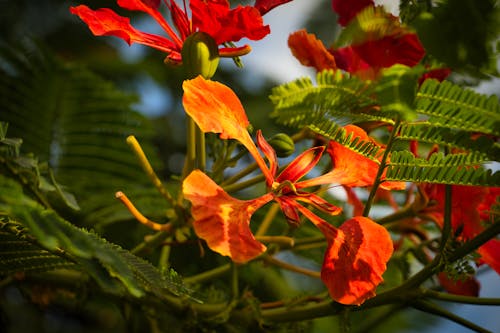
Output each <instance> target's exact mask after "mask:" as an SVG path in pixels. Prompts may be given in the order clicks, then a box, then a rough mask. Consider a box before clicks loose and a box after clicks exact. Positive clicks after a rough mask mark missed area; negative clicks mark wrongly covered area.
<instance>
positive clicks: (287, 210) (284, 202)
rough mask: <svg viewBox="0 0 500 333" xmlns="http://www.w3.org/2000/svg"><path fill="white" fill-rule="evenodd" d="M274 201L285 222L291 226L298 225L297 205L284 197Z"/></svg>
mask: <svg viewBox="0 0 500 333" xmlns="http://www.w3.org/2000/svg"><path fill="white" fill-rule="evenodd" d="M275 199H276V201H277V202H278V203H279V205H280V208H281V211H282V212H283V215H285V218H286V220H287V222H288V223H290V224H292V225H299V224H300V216H299V207H298V206H299V205H298V204H297V203H296V202H295V201H294V200H293V199H291V198H289V197H286V196H284V197H278V198H275Z"/></svg>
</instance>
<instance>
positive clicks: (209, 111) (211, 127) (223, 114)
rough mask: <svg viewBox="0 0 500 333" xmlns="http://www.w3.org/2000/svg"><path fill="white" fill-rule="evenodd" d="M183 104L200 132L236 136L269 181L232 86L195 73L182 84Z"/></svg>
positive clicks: (271, 177) (266, 170) (229, 136)
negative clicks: (194, 75) (192, 77)
mask: <svg viewBox="0 0 500 333" xmlns="http://www.w3.org/2000/svg"><path fill="white" fill-rule="evenodd" d="M182 87H183V88H184V96H183V98H182V104H183V105H184V109H185V110H186V113H187V114H188V115H189V116H191V118H193V120H194V121H195V122H196V123H197V124H198V126H199V127H200V129H201V130H202V131H203V132H213V133H220V137H221V138H222V139H235V140H238V141H239V142H240V143H241V144H242V145H244V146H245V147H246V148H247V149H248V151H249V152H250V154H252V156H253V157H254V159H255V161H256V162H257V164H258V165H259V167H260V168H261V170H262V172H263V173H264V175H265V176H266V180H267V182H268V183H272V182H273V175H272V174H271V172H270V170H269V168H268V167H267V165H266V163H265V161H264V159H263V158H262V156H260V153H259V151H258V149H257V146H256V145H255V144H254V142H253V140H252V138H251V137H250V134H248V131H247V126H248V125H249V124H250V122H249V121H248V118H247V116H246V113H245V110H244V109H243V106H242V105H241V102H240V100H239V98H238V96H236V94H235V93H234V92H233V91H232V90H231V88H229V87H227V86H225V85H223V84H222V83H218V82H215V81H212V80H205V79H204V78H203V77H201V76H198V77H196V78H194V79H192V80H186V81H184V83H183V84H182Z"/></svg>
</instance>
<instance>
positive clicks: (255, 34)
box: [190, 0, 270, 44]
mask: <svg viewBox="0 0 500 333" xmlns="http://www.w3.org/2000/svg"><path fill="white" fill-rule="evenodd" d="M190 7H191V12H192V22H193V29H194V30H197V31H203V32H206V33H208V34H209V35H210V36H212V37H213V38H214V39H215V41H216V43H217V44H222V43H225V42H237V41H239V40H240V39H241V38H243V37H246V38H248V39H251V40H259V39H262V38H264V37H265V36H266V35H267V34H269V33H270V29H269V26H268V25H266V26H264V24H263V20H262V16H261V15H260V13H259V10H258V9H256V8H254V7H251V6H244V7H243V6H238V7H236V8H234V9H230V8H229V2H227V1H220V0H217V1H213V0H212V1H203V0H191V2H190Z"/></svg>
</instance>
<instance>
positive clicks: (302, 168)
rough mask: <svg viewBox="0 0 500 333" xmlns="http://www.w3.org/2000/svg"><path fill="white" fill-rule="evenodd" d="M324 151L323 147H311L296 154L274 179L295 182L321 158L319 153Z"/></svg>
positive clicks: (279, 181)
mask: <svg viewBox="0 0 500 333" xmlns="http://www.w3.org/2000/svg"><path fill="white" fill-rule="evenodd" d="M324 151H325V147H323V146H319V147H313V148H310V149H308V150H306V151H304V152H303V153H302V154H300V155H299V156H297V157H296V158H295V159H294V160H293V161H292V162H290V164H288V166H287V167H286V168H285V169H284V170H283V171H282V172H281V173H280V174H279V176H278V178H277V179H276V181H277V182H278V183H281V182H283V181H285V180H288V181H290V182H292V183H295V182H296V181H297V180H299V179H300V178H302V177H304V176H305V175H306V174H307V173H308V172H309V171H311V169H312V168H314V166H315V165H316V164H318V162H319V160H320V159H321V155H322V154H323V152H324Z"/></svg>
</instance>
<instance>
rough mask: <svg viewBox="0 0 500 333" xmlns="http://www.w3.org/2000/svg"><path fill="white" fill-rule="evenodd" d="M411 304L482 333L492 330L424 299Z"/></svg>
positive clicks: (489, 332) (488, 332)
mask: <svg viewBox="0 0 500 333" xmlns="http://www.w3.org/2000/svg"><path fill="white" fill-rule="evenodd" d="M411 306H412V307H414V308H415V309H418V310H420V311H423V312H427V313H430V314H433V315H437V316H439V317H443V318H447V319H449V320H451V321H453V322H455V323H457V324H459V325H462V326H464V327H467V328H469V329H471V330H473V331H476V332H480V333H491V331H489V330H487V329H485V328H482V327H481V326H478V325H476V324H474V323H472V322H470V321H468V320H467V319H465V318H463V317H461V316H457V315H456V314H454V313H451V312H449V311H447V310H446V309H443V308H442V307H440V306H438V305H436V304H434V303H431V302H428V301H424V300H416V301H414V302H412V304H411Z"/></svg>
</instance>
